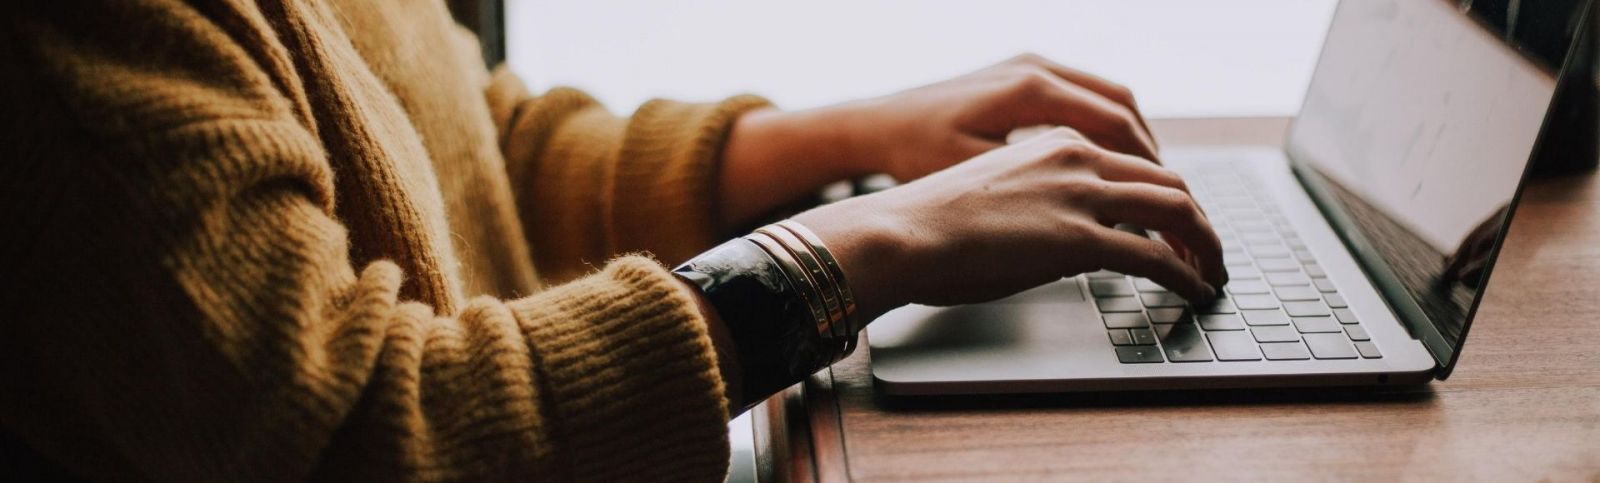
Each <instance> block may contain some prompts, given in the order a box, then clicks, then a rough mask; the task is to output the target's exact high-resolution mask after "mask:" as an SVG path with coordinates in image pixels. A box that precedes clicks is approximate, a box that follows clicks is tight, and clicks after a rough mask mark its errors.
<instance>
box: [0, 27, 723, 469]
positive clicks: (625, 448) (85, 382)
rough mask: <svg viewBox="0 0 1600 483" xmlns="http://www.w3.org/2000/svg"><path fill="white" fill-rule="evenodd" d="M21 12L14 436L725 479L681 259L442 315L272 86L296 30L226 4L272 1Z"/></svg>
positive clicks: (227, 456)
mask: <svg viewBox="0 0 1600 483" xmlns="http://www.w3.org/2000/svg"><path fill="white" fill-rule="evenodd" d="M19 6H21V4H18V5H13V6H6V7H0V9H4V10H5V13H6V15H5V16H4V19H3V20H0V22H3V23H4V24H5V25H6V26H7V27H14V28H7V29H5V30H4V32H5V34H3V35H5V37H6V40H7V42H6V45H5V46H0V66H3V67H0V76H4V77H3V78H4V79H5V80H6V81H7V82H6V83H5V85H7V86H8V88H7V89H5V90H4V92H0V96H3V97H0V99H4V100H5V102H4V104H5V105H7V106H16V108H15V109H8V110H7V112H6V114H4V115H3V116H0V119H3V120H4V121H3V122H4V126H5V127H6V128H7V131H6V133H7V136H11V137H9V138H8V141H7V142H4V143H0V153H3V154H4V155H3V156H0V157H4V158H5V159H7V160H9V161H8V163H6V167H5V168H4V169H5V176H0V180H3V181H0V183H4V185H5V188H6V189H5V193H6V194H5V195H4V199H6V200H7V201H8V202H14V203H6V204H5V206H3V207H0V212H3V214H4V215H5V216H4V219H6V220H7V221H8V223H13V222H14V223H16V224H17V226H19V227H25V228H26V232H25V233H23V234H18V233H16V232H12V233H10V234H8V235H7V237H6V241H5V245H4V246H5V250H3V251H0V266H3V267H5V277H6V279H7V281H8V283H7V285H8V288H7V290H4V291H0V297H3V304H0V305H3V306H4V307H6V310H7V311H8V315H7V317H6V321H7V322H6V323H4V324H0V357H3V358H4V359H3V362H4V364H0V366H4V367H3V369H0V371H3V372H0V374H3V377H4V378H3V381H4V384H3V387H4V392H5V394H6V397H4V398H0V416H3V421H4V424H5V426H6V427H7V429H8V430H10V431H12V432H14V433H16V434H18V435H19V436H20V437H22V438H24V439H25V440H27V441H28V442H29V443H30V444H32V445H35V446H36V447H38V448H39V449H41V451H42V452H44V453H45V454H47V455H49V456H50V457H52V458H53V459H55V460H57V461H59V462H62V463H65V464H66V465H67V466H68V467H69V468H73V469H75V470H77V471H81V472H83V473H86V474H85V476H91V477H93V476H99V477H102V478H106V479H150V480H178V481H191V480H199V481H208V480H229V479H237V478H239V477H240V476H241V475H247V476H246V477H248V478H258V479H277V480H298V479H306V478H310V477H317V478H322V479H333V480H347V481H393V480H407V479H415V478H431V479H511V478H515V477H541V478H551V479H568V478H574V477H584V478H593V479H601V480H614V479H645V480H661V479H695V480H712V479H716V478H720V477H721V476H722V473H723V471H724V470H723V469H724V468H725V465H726V455H727V453H726V451H727V450H726V444H727V443H726V430H725V428H724V426H723V423H724V422H725V417H726V415H725V411H726V407H725V402H724V401H723V399H722V398H721V397H719V396H718V394H719V393H720V391H721V381H720V379H719V378H718V376H717V372H716V371H717V369H716V364H715V355H714V352H713V350H712V347H711V342H710V338H709V337H708V335H707V332H706V326H705V323H704V320H703V319H702V318H701V316H700V315H699V313H698V312H697V311H696V310H695V309H694V304H693V301H692V299H691V297H690V295H689V293H688V292H686V291H685V290H682V289H681V288H680V287H679V286H678V285H677V282H676V281H675V280H674V279H673V277H672V276H671V275H670V274H668V272H667V271H666V270H664V269H662V268H661V267H660V266H659V265H657V264H656V263H654V262H651V261H648V260H645V259H641V258H625V259H621V260H618V261H615V262H613V263H611V264H610V265H608V266H607V267H606V268H605V269H604V270H603V271H601V272H600V273H597V274H594V275H592V276H589V277H585V278H582V279H579V280H577V281H574V282H572V283H568V284H565V285H561V286H558V287H553V288H551V289H549V290H547V291H544V292H541V293H540V294H538V295H536V296H532V297H527V298H522V299H516V300H495V299H488V298H480V299H477V300H473V301H472V302H471V303H468V304H465V305H466V306H465V307H464V308H461V309H458V310H454V311H450V312H448V313H439V311H438V309H437V308H436V307H430V306H427V305H424V304H422V303H419V302H418V301H417V300H414V299H413V300H407V299H406V297H404V296H402V295H401V293H403V292H405V287H407V286H408V285H414V284H416V283H417V281H416V280H406V279H405V278H404V277H403V276H402V275H403V274H402V272H401V271H400V270H399V269H397V267H396V265H395V264H393V263H389V262H386V261H378V262H374V263H371V264H368V265H364V266H357V265H356V264H354V263H352V261H351V253H350V252H351V246H350V244H349V243H348V242H347V239H348V233H347V231H346V229H345V227H344V226H342V225H341V223H340V222H339V221H338V218H337V217H336V216H334V213H335V211H334V210H335V195H334V188H333V186H334V179H335V177H336V176H350V175H353V174H352V173H349V172H341V173H335V172H334V171H333V169H332V168H331V164H330V163H331V161H330V160H329V159H328V156H327V154H326V153H325V152H324V151H323V150H322V149H321V148H320V144H319V139H318V137H317V135H316V134H314V132H313V130H312V128H311V127H308V123H310V121H309V120H307V119H305V118H304V117H301V116H300V112H299V111H297V107H298V106H303V104H300V103H298V102H296V101H295V100H294V99H293V98H292V96H289V95H285V94H284V93H283V92H280V91H279V90H278V89H277V87H276V86H278V85H283V84H282V83H279V82H274V81H272V80H270V79H279V80H282V79H289V78H292V76H293V75H294V74H293V72H284V71H277V70H274V69H272V68H271V67H270V66H268V67H263V66H262V65H259V64H257V63H256V62H257V60H258V59H262V58H268V59H282V58H286V57H284V53H283V52H281V51H271V49H275V48H279V47H281V46H275V45H273V44H272V43H271V42H270V39H269V40H262V39H255V40H258V41H261V43H259V44H249V45H244V44H241V43H233V42H231V40H230V39H229V38H228V33H227V32H225V31H224V30H223V29H222V28H220V27H219V26H217V25H215V24H211V23H209V22H208V21H207V20H206V19H207V18H212V17H209V16H208V15H221V16H225V17H227V18H230V19H234V20H235V21H239V22H249V21H251V20H250V18H249V17H248V16H237V17H235V16H230V15H229V14H228V13H226V12H222V13H219V12H204V13H202V12H196V11H190V10H184V9H183V7H174V6H161V7H159V8H151V7H150V4H147V3H144V2H116V3H114V4H106V5H101V6H99V7H98V8H102V9H104V11H101V12H98V13H100V15H93V16H85V15H82V14H81V12H80V11H74V8H73V7H72V6H71V5H56V4H48V5H47V4H28V5H27V8H31V9H37V10H36V11H26V12H20V13H16V14H15V15H13V13H14V12H13V11H14V10H19V8H18V7H19ZM46 9H48V10H46ZM98 19H115V21H116V22H118V23H119V25H116V26H115V28H113V26H109V25H103V24H99V23H97V22H98ZM253 27H256V28H259V29H260V31H267V30H269V29H268V28H267V26H264V25H254V26H253ZM249 49H267V50H268V51H269V53H271V54H272V55H271V56H252V55H248V54H247V53H246V52H250V50H249ZM23 141H25V142H23Z"/></svg>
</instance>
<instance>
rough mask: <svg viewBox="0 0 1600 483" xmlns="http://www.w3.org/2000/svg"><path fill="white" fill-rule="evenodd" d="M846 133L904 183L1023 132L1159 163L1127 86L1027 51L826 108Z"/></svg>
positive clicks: (863, 159)
mask: <svg viewBox="0 0 1600 483" xmlns="http://www.w3.org/2000/svg"><path fill="white" fill-rule="evenodd" d="M824 110H825V111H827V110H832V111H833V112H831V113H830V117H832V118H834V119H837V122H838V123H839V124H841V125H843V126H846V129H844V130H843V131H842V133H843V135H844V136H845V137H846V142H845V145H846V146H848V147H849V151H847V152H846V153H845V156H847V157H848V158H850V159H853V160H856V161H855V162H857V163H859V164H862V165H867V166H872V167H874V168H876V170H877V171H881V172H884V173H888V174H889V175H891V176H894V177H895V178H896V179H898V180H901V181H911V180H914V179H917V178H921V177H923V176H926V175H928V174H930V173H933V172H935V171H938V170H941V169H944V168H946V167H948V166H950V165H953V164H955V163H958V162H961V161H963V160H966V159H969V158H971V157H973V156H977V155H979V154H981V153H983V152H985V151H988V150H991V149H994V148H997V147H1000V146H1001V145H1004V144H1005V142H1006V135H1007V134H1008V133H1010V132H1011V131H1012V130H1014V129H1017V128H1022V127H1029V126H1038V125H1050V126H1066V127H1070V128H1073V129H1075V130H1077V131H1078V132H1080V133H1082V134H1083V135H1084V137H1086V138H1088V139H1089V140H1090V141H1092V142H1094V143H1095V144H1099V145H1100V146H1103V147H1105V148H1107V149H1110V150H1112V151H1117V152H1120V153H1124V154H1131V155H1134V156H1138V157H1142V158H1145V159H1148V160H1151V161H1155V160H1156V143H1155V140H1154V138H1153V137H1152V136H1151V135H1150V131H1149V128H1148V127H1146V126H1145V123H1144V119H1143V118H1142V117H1141V116H1140V114H1139V109H1138V107H1137V105H1136V104H1135V102H1134V99H1133V94H1132V92H1131V91H1129V90H1128V89H1127V88H1126V87H1123V86H1121V85H1118V84H1115V83H1112V82H1110V81H1107V80H1105V79H1101V78H1099V77H1096V76H1094V75H1091V74H1088V73H1085V72H1081V71H1078V70H1074V69H1071V68H1068V67H1065V66H1062V65H1060V64H1057V63H1055V62H1052V61H1050V60H1049V59H1045V58H1043V57H1040V56H1037V55H1032V54H1027V55H1022V56H1018V57H1015V58H1013V59H1010V60H1007V61H1005V62H1001V63H999V64H996V65H993V66H990V67H986V68H984V69H981V70H978V71H977V72H973V73H971V74H967V75H964V76H961V77H957V78H954V79H950V80H947V81H944V82H940V83H937V84H933V85H929V86H924V87H920V88H916V89H912V90H909V91H905V92H901V93H898V94H894V95H890V96H886V97H881V98H877V99H869V100H865V101H858V102H853V103H848V104H842V105H839V106H834V107H832V108H826V109H824Z"/></svg>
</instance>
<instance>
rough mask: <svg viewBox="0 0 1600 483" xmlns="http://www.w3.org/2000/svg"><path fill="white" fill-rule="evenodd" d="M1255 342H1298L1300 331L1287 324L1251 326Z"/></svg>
mask: <svg viewBox="0 0 1600 483" xmlns="http://www.w3.org/2000/svg"><path fill="white" fill-rule="evenodd" d="M1250 334H1251V335H1254V336H1255V337H1256V342H1300V332H1297V331H1295V330H1294V328H1292V327H1288V326H1281V325H1279V326H1267V327H1251V328H1250Z"/></svg>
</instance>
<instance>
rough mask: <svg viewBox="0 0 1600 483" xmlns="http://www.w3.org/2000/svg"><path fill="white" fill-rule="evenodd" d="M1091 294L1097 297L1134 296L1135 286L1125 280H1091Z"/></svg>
mask: <svg viewBox="0 0 1600 483" xmlns="http://www.w3.org/2000/svg"><path fill="white" fill-rule="evenodd" d="M1089 293H1092V294H1094V296H1096V297H1121V296H1129V295H1133V286H1131V285H1128V281H1127V280H1124V279H1114V278H1113V279H1099V280H1094V279H1091V280H1089Z"/></svg>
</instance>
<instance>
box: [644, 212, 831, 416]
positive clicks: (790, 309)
mask: <svg viewBox="0 0 1600 483" xmlns="http://www.w3.org/2000/svg"><path fill="white" fill-rule="evenodd" d="M673 273H675V274H677V275H678V276H679V277H681V278H683V279H684V280H687V281H689V282H690V283H693V284H694V285H695V286H698V287H700V290H701V292H702V293H703V294H704V296H705V299H706V301H707V302H709V303H710V305H711V306H712V308H714V309H716V311H717V314H718V316H719V317H720V318H721V319H722V322H723V324H724V325H725V326H727V328H728V332H729V333H730V334H731V335H732V337H733V341H734V344H735V345H736V346H737V353H738V360H739V365H740V367H741V368H742V372H743V380H742V381H741V382H742V383H743V384H742V387H743V391H742V394H740V396H741V399H742V400H743V401H744V403H745V405H746V407H747V408H748V407H749V406H753V405H755V404H757V403H760V402H761V401H762V400H764V399H766V397H767V396H769V395H771V394H773V393H775V392H778V391H779V390H782V389H783V388H785V387H788V386H790V385H793V384H794V383H797V382H800V381H801V380H803V379H805V378H806V376H809V375H811V374H812V373H814V372H816V371H817V370H818V369H822V368H824V367H827V366H828V365H830V364H833V363H834V362H838V361H839V360H840V359H843V358H844V357H845V356H847V355H850V352H851V351H853V350H855V345H856V335H857V333H858V332H859V331H860V330H861V326H860V324H859V323H858V322H857V320H856V318H855V317H854V314H855V310H856V303H855V296H854V295H852V294H851V293H850V285H849V284H848V283H846V282H845V279H844V270H843V269H842V268H840V267H839V261H838V260H837V259H835V258H834V257H833V253H832V252H830V251H828V248H827V247H826V246H824V245H823V244H822V240H821V239H820V238H818V237H817V235H816V234H815V233H812V232H811V230H810V229H808V228H806V227H805V226H804V225H801V224H799V223H797V222H795V221H793V220H784V221H780V222H777V223H774V224H771V225H767V226H764V227H761V228H758V229H756V231H755V232H754V233H751V234H750V235H748V236H745V237H743V238H737V239H734V240H732V241H729V242H727V243H724V244H722V245H719V246H717V247H716V248H713V249H711V250H710V251H707V252H705V253H703V254H701V255H700V256H698V257H695V258H694V259H693V260H689V261H688V262H685V263H684V264H683V265H681V266H679V267H678V268H676V269H674V270H673Z"/></svg>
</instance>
